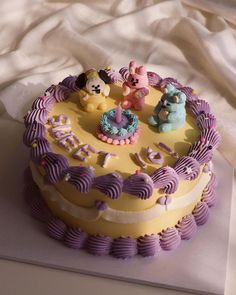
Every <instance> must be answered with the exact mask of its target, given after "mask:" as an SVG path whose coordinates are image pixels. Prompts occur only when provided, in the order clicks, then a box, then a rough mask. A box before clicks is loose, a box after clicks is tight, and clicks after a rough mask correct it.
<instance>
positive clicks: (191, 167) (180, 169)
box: [174, 156, 200, 180]
mask: <svg viewBox="0 0 236 295" xmlns="http://www.w3.org/2000/svg"><path fill="white" fill-rule="evenodd" d="M174 169H175V171H176V172H177V174H178V175H179V177H180V178H181V179H187V180H193V179H195V178H196V177H198V175H199V172H200V164H199V163H198V161H197V160H195V159H194V158H193V157H189V156H184V157H181V158H179V159H178V160H177V162H176V163H175V165H174Z"/></svg>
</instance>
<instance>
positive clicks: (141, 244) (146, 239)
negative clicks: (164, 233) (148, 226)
mask: <svg viewBox="0 0 236 295" xmlns="http://www.w3.org/2000/svg"><path fill="white" fill-rule="evenodd" d="M160 251H161V246H160V237H159V235H156V234H155V235H154V234H152V235H144V236H141V237H139V238H138V253H139V254H140V255H142V256H145V257H148V256H154V255H156V254H157V253H158V252H160Z"/></svg>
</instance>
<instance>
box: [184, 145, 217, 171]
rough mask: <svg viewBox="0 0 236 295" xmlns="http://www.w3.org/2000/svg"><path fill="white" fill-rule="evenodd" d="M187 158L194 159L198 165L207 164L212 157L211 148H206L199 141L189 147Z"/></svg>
mask: <svg viewBox="0 0 236 295" xmlns="http://www.w3.org/2000/svg"><path fill="white" fill-rule="evenodd" d="M188 156H189V157H192V158H194V159H196V160H197V161H198V163H199V164H201V165H202V164H205V163H208V162H209V161H210V160H211V159H212V157H213V149H212V146H208V145H207V146H206V145H205V144H204V143H202V142H201V141H200V140H199V141H196V142H195V143H194V144H193V145H191V147H190V149H189V151H188Z"/></svg>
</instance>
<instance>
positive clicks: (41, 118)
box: [24, 109, 48, 127]
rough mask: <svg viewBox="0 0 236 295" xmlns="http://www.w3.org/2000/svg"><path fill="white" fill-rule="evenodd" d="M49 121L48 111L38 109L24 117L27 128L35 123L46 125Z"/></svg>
mask: <svg viewBox="0 0 236 295" xmlns="http://www.w3.org/2000/svg"><path fill="white" fill-rule="evenodd" d="M47 120H48V111H47V109H36V110H32V111H28V113H27V114H26V115H25V116H24V123H25V127H28V126H29V125H31V124H33V123H40V124H42V125H45V124H46V123H47Z"/></svg>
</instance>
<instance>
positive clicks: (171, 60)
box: [0, 0, 236, 166]
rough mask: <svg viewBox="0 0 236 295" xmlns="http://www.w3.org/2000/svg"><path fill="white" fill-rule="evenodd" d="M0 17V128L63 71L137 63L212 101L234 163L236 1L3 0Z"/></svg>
mask: <svg viewBox="0 0 236 295" xmlns="http://www.w3.org/2000/svg"><path fill="white" fill-rule="evenodd" d="M0 15H1V17H0V27H1V31H0V54H1V55H0V101H2V105H1V108H0V111H1V113H0V114H1V119H0V124H1V123H2V122H3V120H5V121H6V120H17V121H21V122H22V117H23V114H24V113H25V112H26V110H27V109H28V108H29V105H30V103H31V102H32V100H33V99H34V98H36V97H37V96H38V95H40V94H42V92H43V91H44V90H45V88H46V87H47V86H48V85H49V84H51V83H58V82H59V81H60V80H61V79H63V77H65V76H66V75H68V74H78V73H80V72H81V71H82V70H84V69H88V68H90V67H97V68H101V67H104V66H107V65H110V64H112V65H113V66H114V67H119V66H123V65H126V64H128V62H129V60H130V59H136V60H138V61H139V62H140V63H142V64H145V65H146V66H147V67H148V68H149V69H152V70H154V71H156V72H157V73H159V74H160V75H161V76H163V77H166V76H172V77H176V78H177V79H178V80H179V81H180V82H181V83H183V84H186V85H189V86H192V87H193V88H194V89H196V91H197V92H198V93H199V95H200V96H201V97H202V98H204V99H206V100H207V101H209V102H210V104H211V108H212V110H213V112H214V113H215V114H216V116H217V118H218V121H219V126H220V132H221V135H222V138H223V144H222V145H221V151H222V152H223V154H224V155H225V156H226V157H227V159H228V160H229V161H231V163H232V164H234V165H235V166H236V153H235V150H236V2H235V1H234V0H231V1H213V0H212V1H206V0H200V1H194V0H182V1H151V0H146V1H145V0H143V1H142V0H136V1H134V0H123V1H116V0H112V1H106V0H103V1H102V0H98V1H95V0H94V1H92V0H90V1H89V0H83V1H72V0H48V1H46V0H11V1H9V0H1V2H0ZM7 113H8V114H7Z"/></svg>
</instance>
